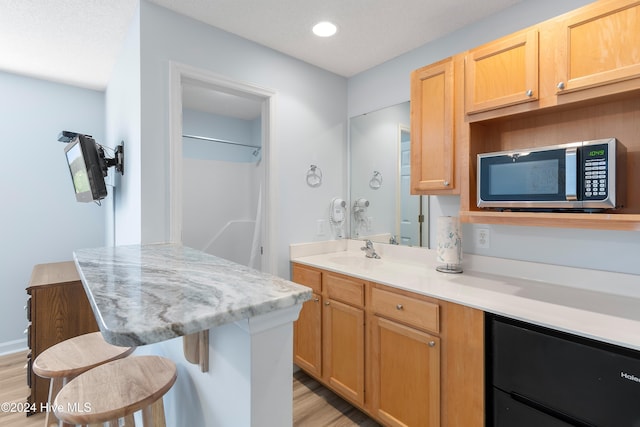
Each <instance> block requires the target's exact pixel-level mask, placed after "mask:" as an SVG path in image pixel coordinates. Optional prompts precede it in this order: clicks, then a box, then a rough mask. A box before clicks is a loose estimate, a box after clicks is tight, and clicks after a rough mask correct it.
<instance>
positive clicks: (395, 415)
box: [371, 315, 440, 427]
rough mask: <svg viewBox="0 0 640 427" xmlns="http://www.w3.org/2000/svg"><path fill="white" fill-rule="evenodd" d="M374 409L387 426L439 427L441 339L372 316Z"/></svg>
mask: <svg viewBox="0 0 640 427" xmlns="http://www.w3.org/2000/svg"><path fill="white" fill-rule="evenodd" d="M371 387H372V402H371V403H372V409H373V411H374V413H375V414H376V416H377V418H379V419H380V420H382V421H383V422H384V424H385V425H388V426H394V427H395V426H398V427H400V426H439V425H440V338H438V337H435V336H433V335H429V334H428V333H425V332H422V331H419V330H417V329H414V328H410V327H408V326H404V325H402V324H400V323H397V322H393V321H390V320H387V319H384V318H381V317H378V316H375V315H374V316H372V317H371Z"/></svg>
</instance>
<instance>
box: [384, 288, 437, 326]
mask: <svg viewBox="0 0 640 427" xmlns="http://www.w3.org/2000/svg"><path fill="white" fill-rule="evenodd" d="M371 307H372V309H373V311H374V313H375V314H377V315H380V316H383V317H387V318H389V319H393V320H397V321H399V322H402V323H406V324H408V325H411V326H415V327H416V328H420V329H424V330H426V331H431V332H435V333H439V332H440V308H439V306H438V304H434V303H431V302H427V301H421V300H419V299H415V298H411V297H407V296H404V295H400V294H396V293H395V292H389V291H385V290H383V289H377V288H373V289H371Z"/></svg>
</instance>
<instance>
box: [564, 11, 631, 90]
mask: <svg viewBox="0 0 640 427" xmlns="http://www.w3.org/2000/svg"><path fill="white" fill-rule="evenodd" d="M557 41H558V50H557V52H558V61H557V63H558V74H557V76H558V83H557V93H558V95H560V94H563V93H568V92H572V91H575V90H581V89H586V88H591V87H597V86H602V85H606V84H609V83H614V82H620V81H624V80H629V79H632V78H637V77H639V76H640V1H637V0H635V1H629V0H616V1H599V2H596V3H594V4H593V5H590V6H589V7H585V8H583V9H580V10H578V11H577V12H576V13H572V14H568V15H567V16H566V18H565V19H564V20H563V22H562V25H561V27H560V34H558V40H557Z"/></svg>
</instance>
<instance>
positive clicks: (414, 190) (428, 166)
mask: <svg viewBox="0 0 640 427" xmlns="http://www.w3.org/2000/svg"><path fill="white" fill-rule="evenodd" d="M453 95H454V94H453V59H451V58H449V59H446V60H444V61H441V62H438V63H436V64H433V65H430V66H427V67H424V68H420V69H418V70H415V71H414V72H412V73H411V194H432V193H433V194H438V193H439V192H440V193H441V190H453V189H454V188H455V184H456V183H455V182H454V168H455V149H454V128H453V127H454V123H453V108H454V100H453Z"/></svg>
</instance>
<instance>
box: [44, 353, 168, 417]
mask: <svg viewBox="0 0 640 427" xmlns="http://www.w3.org/2000/svg"><path fill="white" fill-rule="evenodd" d="M176 378H177V370H176V365H175V363H173V361H171V360H169V359H167V358H164V357H160V356H131V357H128V358H126V359H119V360H114V361H112V362H109V363H105V364H103V365H100V366H98V367H96V368H93V369H91V370H90V371H87V372H85V373H83V374H81V375H79V376H77V377H76V378H74V379H73V380H71V381H69V383H68V384H67V385H65V386H64V387H63V388H62V390H60V392H59V393H58V396H57V397H56V399H55V402H54V405H53V407H54V411H55V414H56V416H57V417H58V419H60V420H61V421H63V422H66V423H71V424H93V423H104V422H108V421H114V420H117V419H118V418H125V417H127V416H130V415H131V414H133V413H134V412H136V411H138V410H143V420H146V419H147V416H149V414H146V413H145V411H149V410H150V409H149V408H151V406H152V404H154V402H156V403H157V402H159V404H160V408H163V407H162V406H161V405H162V396H163V395H164V394H165V393H166V392H167V391H169V389H170V388H171V387H172V386H173V384H174V383H175V381H176ZM160 410H161V411H162V414H161V417H162V420H163V421H164V409H160ZM146 423H147V421H145V425H146Z"/></svg>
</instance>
